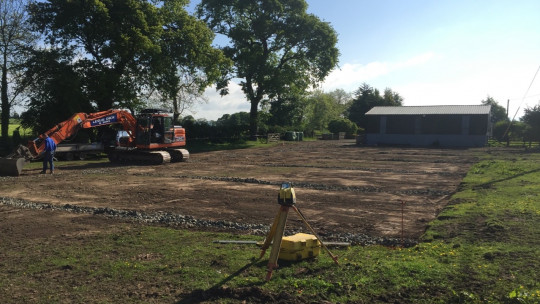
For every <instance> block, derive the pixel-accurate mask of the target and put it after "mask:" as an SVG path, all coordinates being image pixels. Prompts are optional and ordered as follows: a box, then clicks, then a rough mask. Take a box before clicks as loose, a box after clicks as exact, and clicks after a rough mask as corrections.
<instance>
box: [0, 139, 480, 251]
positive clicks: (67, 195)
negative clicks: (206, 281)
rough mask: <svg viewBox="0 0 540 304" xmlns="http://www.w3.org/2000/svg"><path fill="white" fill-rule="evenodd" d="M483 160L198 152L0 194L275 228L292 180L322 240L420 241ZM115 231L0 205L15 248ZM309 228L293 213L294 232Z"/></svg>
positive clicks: (2, 184)
mask: <svg viewBox="0 0 540 304" xmlns="http://www.w3.org/2000/svg"><path fill="white" fill-rule="evenodd" d="M188 148H189V147H188ZM474 154H475V153H474V151H471V150H460V149H434V148H433V149H431V148H400V147H359V146H356V145H355V144H354V142H353V141H316V142H298V143H288V142H285V143H281V144H279V145H277V146H272V147H267V148H257V149H246V150H233V151H218V152H208V153H200V154H192V155H191V159H190V161H189V162H187V163H174V164H165V165H160V166H127V165H126V166H117V165H113V164H109V163H101V164H93V165H78V164H77V163H73V165H69V166H62V167H58V168H57V170H56V172H55V174H54V175H49V174H47V175H41V174H39V171H40V170H39V169H34V170H29V169H25V170H23V174H22V175H21V176H19V177H2V178H0V197H1V198H10V199H18V200H22V201H28V202H36V203H46V204H51V205H53V206H64V205H66V204H69V205H72V206H80V207H97V208H114V209H119V210H128V211H137V212H143V213H155V212H167V213H172V214H181V215H189V216H193V217H194V218H195V219H201V220H213V221H220V220H223V221H230V222H237V223H242V224H268V225H270V224H271V223H272V220H273V218H274V217H275V215H276V214H277V211H278V209H279V205H278V204H277V200H276V198H277V194H278V189H279V184H280V183H281V182H283V181H290V182H292V183H293V185H294V187H295V190H296V195H297V207H299V208H300V210H301V211H302V212H303V214H304V215H305V216H306V218H307V220H308V222H309V223H310V224H311V225H312V226H313V227H314V228H315V230H317V232H318V233H320V234H321V235H323V236H324V235H325V234H328V233H334V232H338V233H354V234H365V235H369V236H372V237H394V238H399V237H400V236H401V233H402V220H403V234H404V236H405V238H409V239H417V238H418V237H420V236H421V235H422V233H423V232H424V231H425V226H426V224H427V223H428V222H429V221H430V220H432V219H433V218H434V217H436V215H437V214H438V212H439V211H440V210H441V209H442V208H443V207H444V206H445V205H446V203H447V199H448V197H449V196H450V195H451V194H452V193H453V192H454V191H455V190H456V188H457V187H458V185H459V183H460V181H461V180H462V178H463V177H464V175H465V173H466V172H467V170H468V169H469V167H470V166H471V165H472V164H473V163H474V161H475V158H474ZM402 202H403V203H404V204H402ZM402 207H403V209H402ZM402 211H403V213H402ZM402 215H403V217H402ZM113 226H114V220H112V219H110V218H107V217H103V216H100V215H92V214H76V213H68V212H57V211H52V210H34V209H25V208H18V207H14V206H11V205H8V204H2V203H1V200H0V234H1V235H2V239H3V241H7V242H11V243H12V244H13V245H14V246H16V243H17V239H20V238H21V237H23V238H44V237H47V236H50V235H59V234H61V235H79V234H89V233H93V232H97V231H100V230H104V229H111V227H113ZM303 226H304V225H303V224H302V222H301V221H300V219H299V217H298V216H297V215H296V214H294V213H291V215H290V216H289V221H288V223H287V227H293V228H294V227H303Z"/></svg>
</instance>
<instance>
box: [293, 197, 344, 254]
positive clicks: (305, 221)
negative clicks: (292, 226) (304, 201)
mask: <svg viewBox="0 0 540 304" xmlns="http://www.w3.org/2000/svg"><path fill="white" fill-rule="evenodd" d="M292 208H293V209H294V211H296V213H297V214H298V216H300V219H302V222H304V224H305V225H306V226H307V227H308V228H309V230H310V231H311V233H313V235H315V237H316V238H317V240H319V242H320V243H321V245H322V246H323V248H324V249H325V250H326V252H328V255H330V257H331V258H332V260H334V263H336V264H338V265H339V262H338V257H337V256H335V255H333V254H332V252H330V249H328V247H326V245H324V243H323V241H322V240H321V238H320V237H319V235H317V233H316V232H315V230H313V228H311V225H309V223H308V222H307V220H306V217H305V216H304V215H303V214H302V212H300V209H298V208H296V207H295V206H292Z"/></svg>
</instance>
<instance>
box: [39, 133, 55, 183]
mask: <svg viewBox="0 0 540 304" xmlns="http://www.w3.org/2000/svg"><path fill="white" fill-rule="evenodd" d="M54 151H56V143H55V142H54V140H53V139H52V138H50V137H49V136H47V135H45V153H44V154H43V171H41V174H45V173H47V164H49V165H50V167H51V174H53V173H54Z"/></svg>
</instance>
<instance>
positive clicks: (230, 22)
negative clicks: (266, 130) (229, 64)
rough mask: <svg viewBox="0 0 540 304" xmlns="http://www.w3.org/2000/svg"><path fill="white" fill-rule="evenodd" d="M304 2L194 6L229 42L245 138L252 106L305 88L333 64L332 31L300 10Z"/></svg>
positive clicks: (258, 0) (223, 0)
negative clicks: (246, 106)
mask: <svg viewBox="0 0 540 304" xmlns="http://www.w3.org/2000/svg"><path fill="white" fill-rule="evenodd" d="M306 10H307V4H306V2H305V1H304V0H254V1H243V0H202V2H201V3H200V4H199V7H198V14H199V16H201V17H203V18H204V20H205V21H206V22H207V24H208V25H209V27H210V28H211V29H213V30H214V32H216V33H218V34H221V35H225V36H226V37H228V38H229V40H230V43H229V44H228V45H227V46H225V47H224V48H223V50H224V52H225V54H226V55H227V56H228V57H229V58H231V59H232V60H233V61H234V66H235V71H234V74H235V77H237V78H240V79H242V81H241V83H240V85H241V87H242V90H243V92H244V94H245V95H246V97H247V98H248V100H249V102H250V104H251V108H250V136H251V138H252V139H254V138H255V137H256V135H257V122H258V109H259V104H260V103H261V101H262V100H263V99H264V98H268V99H270V100H271V99H273V98H274V97H275V96H277V95H279V94H280V93H282V92H285V91H287V90H289V89H291V87H292V88H293V89H299V90H305V89H306V88H308V87H309V86H311V85H314V84H316V83H317V82H319V81H321V80H323V79H324V78H325V77H326V76H327V75H328V73H329V72H330V71H331V70H332V69H333V68H334V67H335V66H336V64H337V60H338V55H339V51H338V49H337V48H336V43H337V35H336V33H335V31H334V29H333V28H332V27H331V26H330V25H329V24H328V23H326V22H323V21H321V20H320V19H319V18H317V17H316V16H314V15H312V14H308V13H307V12H306Z"/></svg>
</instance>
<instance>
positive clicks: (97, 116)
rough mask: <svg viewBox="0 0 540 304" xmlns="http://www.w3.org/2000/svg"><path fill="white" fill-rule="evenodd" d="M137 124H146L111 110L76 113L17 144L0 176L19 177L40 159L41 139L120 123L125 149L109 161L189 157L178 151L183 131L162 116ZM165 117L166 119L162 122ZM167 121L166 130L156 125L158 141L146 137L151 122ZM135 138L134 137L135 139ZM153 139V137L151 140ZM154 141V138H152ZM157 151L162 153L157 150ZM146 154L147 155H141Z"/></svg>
mask: <svg viewBox="0 0 540 304" xmlns="http://www.w3.org/2000/svg"><path fill="white" fill-rule="evenodd" d="M143 117H144V119H141V121H145V122H148V125H147V126H146V125H144V124H140V123H138V120H137V118H135V117H133V115H131V114H130V113H129V112H128V111H125V110H118V109H111V110H107V111H101V112H96V113H90V114H87V113H76V114H73V115H72V116H71V117H70V118H68V119H67V120H65V121H63V122H61V123H59V124H57V125H55V126H54V127H52V128H51V129H49V130H47V131H46V132H44V133H43V134H41V135H39V136H38V137H37V138H36V139H34V140H31V141H29V142H28V144H27V145H26V146H23V145H19V147H18V148H17V149H16V150H15V152H14V153H12V154H11V155H9V156H7V157H6V158H1V159H0V176H19V175H20V174H21V171H22V168H23V166H24V164H25V163H27V162H29V161H30V160H33V159H36V158H38V157H40V156H41V155H42V154H43V152H44V151H45V138H47V137H50V138H51V139H52V140H54V142H55V143H56V144H59V143H61V142H62V141H64V140H65V139H67V138H69V137H72V136H73V135H75V134H76V133H77V131H78V130H79V129H81V128H84V129H87V128H94V127H99V126H105V125H111V124H121V125H122V126H123V129H124V131H126V132H127V134H128V136H127V138H126V139H125V140H124V141H123V142H122V147H123V148H124V149H125V148H128V150H119V151H112V152H111V153H110V154H109V159H111V161H113V160H131V159H134V160H136V161H144V160H150V161H151V162H152V163H162V162H164V161H168V160H170V161H185V160H187V159H188V158H189V152H188V151H187V150H184V149H178V148H179V147H180V146H184V145H185V130H184V129H183V128H181V127H176V126H173V125H172V124H171V123H170V122H172V119H171V118H170V117H168V116H167V114H165V113H154V112H152V111H151V112H148V113H146V114H145V115H143ZM165 118H168V120H165ZM153 120H157V121H158V122H159V121H161V122H164V121H167V122H169V124H167V127H164V126H160V129H159V130H157V128H156V130H157V131H158V132H159V133H158V135H159V136H160V138H159V139H158V140H152V141H151V138H150V134H152V136H155V135H156V133H155V132H154V133H150V132H151V130H150V128H154V127H153V125H151V124H150V122H151V121H153ZM137 136H138V137H139V138H138V137H137ZM152 138H153V137H152ZM153 139H154V138H153ZM131 149H139V150H141V151H138V152H137V153H132V152H129V153H128V151H130V150H131ZM158 150H165V151H166V152H163V151H158ZM145 151H147V152H145ZM127 154H133V156H134V157H131V158H130V157H124V156H126V155H127Z"/></svg>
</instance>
